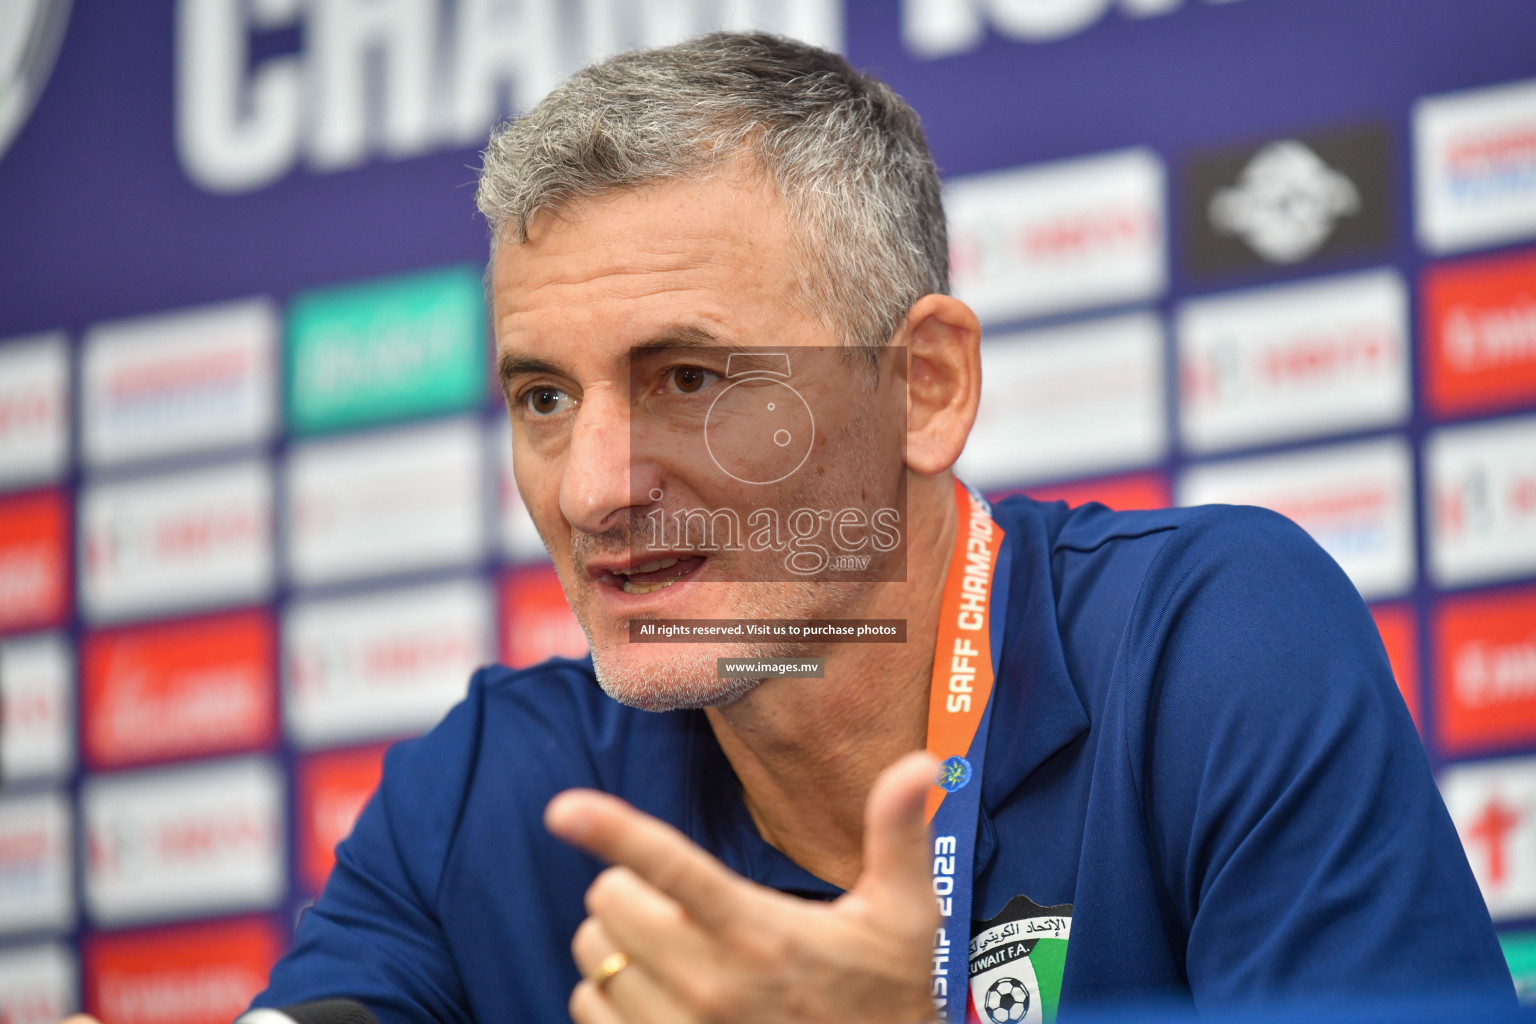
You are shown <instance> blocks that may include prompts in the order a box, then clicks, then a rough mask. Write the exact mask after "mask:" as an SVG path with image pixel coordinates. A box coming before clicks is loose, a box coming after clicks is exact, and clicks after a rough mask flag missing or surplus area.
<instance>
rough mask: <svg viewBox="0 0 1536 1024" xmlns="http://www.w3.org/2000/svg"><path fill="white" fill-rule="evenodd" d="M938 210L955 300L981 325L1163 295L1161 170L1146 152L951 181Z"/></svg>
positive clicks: (1165, 277) (1164, 259)
mask: <svg viewBox="0 0 1536 1024" xmlns="http://www.w3.org/2000/svg"><path fill="white" fill-rule="evenodd" d="M944 207H945V211H946V213H947V214H948V217H949V251H950V266H951V274H952V276H953V280H954V288H955V294H956V295H957V296H959V297H960V298H961V299H963V300H965V301H966V302H967V303H969V304H970V306H971V308H973V309H974V310H975V311H976V315H977V316H979V317H981V319H982V320H983V321H984V322H987V323H1004V322H1007V321H1011V320H1020V319H1023V318H1025V317H1032V316H1040V315H1043V314H1047V313H1059V312H1064V311H1066V310H1072V309H1083V308H1087V307H1090V306H1103V305H1110V304H1113V303H1121V302H1135V301H1138V300H1142V299H1154V298H1156V297H1158V296H1159V295H1161V294H1162V293H1163V291H1164V289H1165V288H1166V287H1167V281H1168V270H1167V255H1166V245H1165V243H1164V234H1165V232H1164V224H1165V221H1166V216H1165V214H1164V210H1163V165H1162V161H1161V160H1159V159H1158V157H1157V154H1155V153H1153V152H1152V151H1151V150H1147V149H1130V150H1123V151H1121V152H1116V153H1107V154H1103V155H1100V156H1091V157H1084V158H1082V159H1077V160H1064V161H1061V162H1058V163H1051V164H1038V165H1035V166H1031V167H1020V168H1014V169H1011V170H1006V171H993V172H989V173H987V174H977V175H971V176H969V177H963V178H955V179H952V180H951V181H950V182H949V183H948V184H947V186H946V187H945V190H944Z"/></svg>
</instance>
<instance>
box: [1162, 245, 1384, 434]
mask: <svg viewBox="0 0 1536 1024" xmlns="http://www.w3.org/2000/svg"><path fill="white" fill-rule="evenodd" d="M1178 348H1179V385H1180V396H1181V398H1182V401H1181V402H1180V404H1179V430H1180V433H1181V434H1182V435H1183V439H1184V444H1185V446H1186V447H1187V448H1189V449H1190V450H1191V451H1195V452H1202V453H1205V452H1218V451H1225V450H1228V449H1232V448H1241V447H1244V446H1246V445H1253V444H1262V443H1266V442H1271V441H1283V440H1291V439H1295V438H1302V437H1318V436H1322V435H1324V434H1333V433H1341V432H1343V431H1347V430H1361V429H1365V428H1368V427H1379V426H1395V425H1397V424H1399V423H1401V422H1403V421H1404V420H1405V419H1407V417H1408V412H1409V408H1410V406H1411V404H1412V400H1411V398H1410V396H1409V382H1408V376H1409V373H1408V371H1409V365H1408V363H1409V360H1408V286H1407V285H1406V284H1405V283H1404V282H1403V280H1402V277H1401V276H1400V275H1399V274H1398V273H1397V272H1396V271H1395V270H1371V271H1366V272H1365V273H1361V274H1347V275H1343V276H1339V277H1330V278H1325V279H1322V280H1311V281H1304V282H1301V283H1299V284H1285V285H1278V286H1271V287H1267V288H1256V289H1252V290H1245V291H1240V292H1230V293H1227V294H1223V295H1217V296H1212V297H1206V298H1200V299H1194V300H1191V301H1189V302H1186V303H1184V305H1183V306H1182V307H1181V308H1180V309H1179V313H1178Z"/></svg>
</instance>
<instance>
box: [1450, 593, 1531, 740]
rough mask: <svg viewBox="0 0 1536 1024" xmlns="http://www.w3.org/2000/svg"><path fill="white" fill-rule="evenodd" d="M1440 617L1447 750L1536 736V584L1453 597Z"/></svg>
mask: <svg viewBox="0 0 1536 1024" xmlns="http://www.w3.org/2000/svg"><path fill="white" fill-rule="evenodd" d="M1434 623H1435V650H1436V660H1437V662H1438V664H1437V669H1436V672H1435V688H1436V702H1437V703H1436V710H1437V719H1438V734H1439V735H1438V738H1439V740H1440V745H1441V747H1442V748H1443V749H1444V750H1445V752H1446V753H1447V754H1458V753H1466V752H1468V751H1474V750H1480V749H1484V748H1487V747H1493V746H1500V745H1507V744H1511V743H1523V744H1529V743H1533V742H1536V590H1529V589H1527V590H1520V591H1515V592H1512V593H1504V594H1483V595H1477V596H1473V597H1450V598H1446V599H1444V600H1443V601H1442V602H1441V603H1440V605H1439V607H1437V608H1436V609H1435V617H1434Z"/></svg>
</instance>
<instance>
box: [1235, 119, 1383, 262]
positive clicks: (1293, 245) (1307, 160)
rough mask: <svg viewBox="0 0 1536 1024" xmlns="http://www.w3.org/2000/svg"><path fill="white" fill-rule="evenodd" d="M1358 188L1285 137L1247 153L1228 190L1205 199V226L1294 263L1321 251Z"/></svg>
mask: <svg viewBox="0 0 1536 1024" xmlns="http://www.w3.org/2000/svg"><path fill="white" fill-rule="evenodd" d="M1359 210H1360V190H1359V189H1358V188H1356V187H1355V183H1354V182H1352V181H1350V180H1349V179H1348V178H1347V177H1345V176H1344V175H1343V174H1340V173H1339V172H1338V171H1336V170H1334V169H1333V168H1332V167H1329V166H1328V165H1327V164H1326V163H1324V162H1323V158H1322V157H1320V156H1318V155H1317V154H1316V153H1314V152H1312V150H1310V149H1308V148H1307V147H1306V146H1304V145H1302V144H1301V143H1299V142H1297V141H1295V140H1294V139H1287V140H1286V141H1284V142H1273V143H1270V144H1269V145H1267V146H1265V147H1264V148H1263V149H1261V150H1259V151H1258V152H1257V153H1255V154H1254V155H1253V159H1252V160H1250V161H1248V166H1246V167H1244V168H1243V173H1242V175H1241V177H1239V178H1238V182H1237V184H1236V185H1235V186H1233V187H1232V188H1225V189H1222V190H1221V191H1219V192H1217V193H1216V194H1215V195H1214V196H1212V197H1211V205H1210V210H1209V213H1210V217H1211V224H1212V225H1213V226H1214V227H1215V228H1216V230H1217V231H1220V232H1221V233H1223V234H1228V235H1237V236H1238V237H1239V238H1241V239H1242V240H1243V241H1245V242H1247V243H1248V245H1249V247H1250V248H1252V249H1253V251H1254V252H1256V253H1258V254H1259V255H1260V256H1262V257H1263V258H1264V259H1266V260H1268V261H1269V262H1271V263H1297V262H1300V261H1301V260H1304V259H1306V258H1307V257H1308V256H1311V255H1312V254H1313V253H1315V252H1317V250H1319V249H1321V248H1322V247H1323V243H1324V242H1326V241H1328V236H1329V235H1331V234H1333V228H1334V225H1335V224H1337V223H1338V221H1339V218H1340V217H1347V216H1349V215H1350V214H1352V213H1358V212H1359Z"/></svg>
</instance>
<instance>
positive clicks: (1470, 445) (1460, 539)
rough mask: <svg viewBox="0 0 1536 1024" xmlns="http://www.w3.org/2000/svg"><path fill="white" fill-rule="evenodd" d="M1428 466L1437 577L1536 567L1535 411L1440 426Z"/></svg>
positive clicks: (1478, 576) (1471, 577) (1444, 582)
mask: <svg viewBox="0 0 1536 1024" xmlns="http://www.w3.org/2000/svg"><path fill="white" fill-rule="evenodd" d="M1425 468H1426V471H1427V473H1428V475H1429V481H1428V486H1427V488H1426V489H1427V491H1428V493H1429V495H1430V496H1431V497H1430V499H1429V500H1430V502H1431V504H1430V508H1429V561H1430V568H1431V569H1432V570H1433V573H1434V577H1435V582H1436V583H1438V584H1440V585H1441V586H1445V587H1456V586H1465V585H1466V584H1469V583H1481V582H1486V581H1492V580H1502V579H1510V578H1512V577H1517V576H1524V575H1529V574H1532V573H1536V417H1532V416H1525V417H1521V418H1519V419H1510V420H1501V421H1498V422H1493V423H1477V424H1468V425H1465V426H1456V427H1441V428H1440V429H1438V430H1436V431H1434V432H1433V433H1431V434H1430V436H1429V441H1428V443H1427V444H1426V446H1425Z"/></svg>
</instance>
